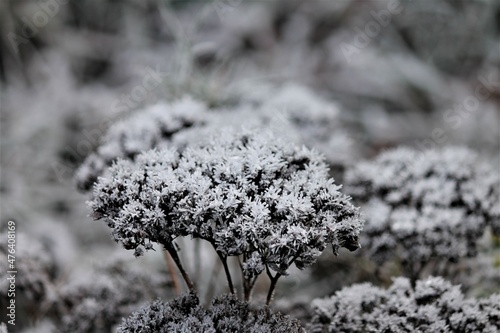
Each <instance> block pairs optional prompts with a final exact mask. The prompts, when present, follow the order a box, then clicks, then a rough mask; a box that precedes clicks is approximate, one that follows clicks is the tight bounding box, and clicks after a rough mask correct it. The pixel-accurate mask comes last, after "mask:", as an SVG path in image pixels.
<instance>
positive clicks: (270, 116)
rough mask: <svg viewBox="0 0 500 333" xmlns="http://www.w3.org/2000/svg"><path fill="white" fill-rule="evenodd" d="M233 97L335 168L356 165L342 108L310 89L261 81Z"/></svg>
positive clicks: (237, 92) (241, 90)
mask: <svg viewBox="0 0 500 333" xmlns="http://www.w3.org/2000/svg"><path fill="white" fill-rule="evenodd" d="M233 94H234V95H235V97H237V98H238V99H239V103H240V105H242V106H245V105H249V106H252V107H253V108H254V109H255V113H256V114H258V116H259V117H260V118H261V119H263V120H264V121H265V122H268V123H269V124H270V125H271V126H273V127H274V128H273V130H276V129H277V130H278V131H280V132H283V133H286V134H287V135H290V134H292V135H293V136H294V137H295V138H294V139H295V140H296V142H298V143H301V144H305V145H306V146H307V147H310V148H314V149H316V150H318V151H320V152H321V153H323V154H324V155H325V157H326V160H327V162H328V163H329V164H330V165H331V166H333V167H334V168H339V169H343V168H345V166H346V165H350V164H352V162H353V161H354V160H355V157H356V155H357V154H358V153H359V147H357V146H356V144H355V142H354V141H353V140H352V139H351V138H350V136H349V134H348V132H346V130H345V125H344V124H342V122H341V117H340V116H341V109H340V107H339V106H338V105H337V104H336V103H334V102H332V101H329V100H326V99H325V98H323V97H322V96H320V95H318V94H317V93H315V92H314V91H313V90H311V89H309V88H307V87H306V86H303V85H299V84H295V83H286V84H283V85H280V86H275V85H271V84H262V83H261V82H258V83H257V84H247V85H243V86H241V87H239V88H237V89H234V91H233Z"/></svg>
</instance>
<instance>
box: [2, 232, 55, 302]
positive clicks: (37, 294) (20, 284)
mask: <svg viewBox="0 0 500 333" xmlns="http://www.w3.org/2000/svg"><path fill="white" fill-rule="evenodd" d="M9 244H10V245H12V243H9V242H8V238H7V233H6V232H1V233H0V259H1V261H0V272H1V273H0V287H1V289H0V290H1V293H0V295H1V296H2V301H0V304H1V305H2V306H3V305H4V304H3V300H5V301H8V298H7V293H8V290H9V285H10V282H12V281H10V280H8V279H7V278H9V277H10V275H9V274H8V271H12V270H16V271H19V272H23V273H22V274H17V275H16V279H15V286H16V292H17V295H18V296H20V298H21V297H22V298H23V299H25V300H27V302H28V303H29V304H40V303H42V302H44V301H46V300H47V298H49V297H50V296H51V292H52V288H53V282H54V281H53V280H54V279H55V275H56V263H55V259H54V257H53V256H52V254H51V253H50V250H49V248H48V246H46V245H45V244H44V243H43V242H42V241H40V240H39V239H37V238H34V237H31V236H30V235H28V234H26V233H23V232H18V233H17V235H16V244H17V246H16V247H15V248H14V250H15V253H14V252H9V250H12V249H13V248H12V247H8V245H9ZM9 255H14V257H15V260H14V261H11V260H12V258H13V257H12V256H10V257H9ZM8 259H9V261H8ZM11 264H13V265H14V267H15V269H11V268H9V267H10V265H11Z"/></svg>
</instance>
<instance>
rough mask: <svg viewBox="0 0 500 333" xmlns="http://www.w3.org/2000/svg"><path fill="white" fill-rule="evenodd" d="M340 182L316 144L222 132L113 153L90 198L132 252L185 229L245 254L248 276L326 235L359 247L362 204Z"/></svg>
mask: <svg viewBox="0 0 500 333" xmlns="http://www.w3.org/2000/svg"><path fill="white" fill-rule="evenodd" d="M339 190H340V186H338V185H336V184H335V183H334V181H333V180H332V179H329V178H328V168H327V166H326V164H325V163H324V162H323V160H322V158H321V156H320V155H318V154H317V153H315V152H314V151H310V150H308V149H306V148H304V147H302V148H297V147H295V146H293V145H289V144H286V143H285V142H282V141H280V140H278V139H276V138H274V137H272V136H271V135H267V134H264V133H258V132H251V131H243V132H241V133H236V132H224V133H223V134H222V135H219V136H217V137H214V138H212V139H211V140H209V141H208V142H206V143H201V144H200V145H199V146H197V147H194V148H188V149H186V150H185V151H184V152H183V153H182V155H180V154H179V153H177V152H176V151H174V150H168V149H167V150H152V151H149V152H146V153H143V154H141V155H139V156H138V157H137V158H136V160H135V162H133V161H129V160H120V161H118V162H117V163H116V164H115V165H113V166H112V167H111V168H110V170H109V172H107V174H106V176H105V177H103V178H100V179H99V181H98V183H97V184H96V185H95V188H94V198H93V200H92V201H91V202H90V203H89V205H90V207H91V209H92V211H93V216H94V217H95V218H96V219H100V218H105V220H106V221H107V223H108V225H109V226H110V227H111V228H112V229H113V235H114V237H115V239H116V241H118V242H121V243H122V244H123V245H124V246H125V248H127V249H134V250H135V251H136V255H140V254H141V253H142V252H143V250H144V249H150V248H151V247H152V244H151V242H157V243H160V244H163V245H165V246H166V245H168V244H170V243H171V242H172V241H173V240H174V239H175V238H177V237H179V236H188V235H191V236H192V237H199V238H202V239H205V240H207V241H209V242H210V243H212V244H213V245H214V247H216V249H217V251H218V252H219V253H220V254H221V255H222V256H225V257H227V256H237V255H242V256H243V267H244V274H245V275H246V276H247V277H248V278H250V277H253V276H256V275H258V274H259V273H260V272H262V270H263V269H264V266H265V265H267V266H268V267H270V268H271V269H273V270H274V271H276V272H278V273H280V274H285V273H286V270H287V269H288V268H289V267H290V266H291V265H292V264H293V263H295V264H296V266H297V267H298V268H301V269H302V268H304V267H305V266H308V265H310V264H312V263H313V262H314V260H315V259H316V257H318V256H319V254H320V253H321V251H323V250H324V249H325V248H326V246H328V245H330V244H331V245H332V246H333V249H334V251H337V249H338V248H340V247H346V248H348V249H349V250H355V249H357V248H358V247H359V245H358V235H359V232H360V229H361V226H362V221H361V219H360V215H359V211H358V209H357V208H356V207H354V206H353V205H352V204H351V202H350V198H349V197H348V196H346V195H344V194H342V193H341V192H340V191H339Z"/></svg>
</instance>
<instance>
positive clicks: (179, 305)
mask: <svg viewBox="0 0 500 333" xmlns="http://www.w3.org/2000/svg"><path fill="white" fill-rule="evenodd" d="M118 332H120V333H129V332H130V333H132V332H133V333H163V332H165V333H167V332H179V333H181V332H186V333H188V332H189V333H191V332H206V333H232V332H239V333H271V332H272V333H305V330H304V329H303V328H302V327H301V326H300V324H299V323H298V321H296V320H292V319H291V318H289V317H288V316H284V315H282V314H280V313H273V312H272V311H271V310H270V309H269V308H267V307H266V308H260V309H257V310H254V309H251V308H250V306H249V305H248V303H244V302H241V301H239V300H238V299H236V297H234V296H230V295H222V296H220V297H217V298H216V299H215V300H214V301H213V302H212V305H211V306H210V308H208V309H205V308H203V307H202V306H200V304H199V301H198V298H197V297H196V296H195V295H194V294H189V295H185V296H181V297H178V298H176V299H174V300H172V301H170V302H168V303H164V302H162V301H160V300H158V301H156V302H154V303H151V304H149V305H146V306H144V307H142V308H141V309H139V310H138V311H136V312H134V313H133V314H132V315H131V316H130V317H128V318H126V319H124V320H123V322H122V324H121V326H120V327H119V328H118Z"/></svg>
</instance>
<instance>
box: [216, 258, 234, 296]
mask: <svg viewBox="0 0 500 333" xmlns="http://www.w3.org/2000/svg"><path fill="white" fill-rule="evenodd" d="M216 252H217V255H218V256H219V258H220V261H221V262H222V266H223V267H224V272H225V273H226V278H227V284H228V285H229V291H230V292H231V294H233V295H234V294H235V291H234V285H233V279H232V278H231V272H230V271H229V266H228V264H227V257H225V256H224V255H222V254H221V253H220V252H219V251H216Z"/></svg>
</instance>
